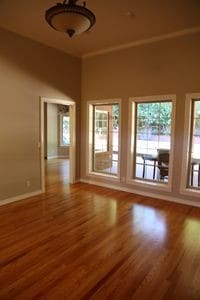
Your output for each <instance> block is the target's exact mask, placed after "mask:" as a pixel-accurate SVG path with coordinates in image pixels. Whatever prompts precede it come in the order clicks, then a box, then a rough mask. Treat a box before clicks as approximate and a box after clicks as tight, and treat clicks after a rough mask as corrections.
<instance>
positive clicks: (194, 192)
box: [180, 93, 200, 197]
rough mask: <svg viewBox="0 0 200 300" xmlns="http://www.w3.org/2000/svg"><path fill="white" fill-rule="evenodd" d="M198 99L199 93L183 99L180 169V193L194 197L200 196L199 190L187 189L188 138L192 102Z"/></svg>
mask: <svg viewBox="0 0 200 300" xmlns="http://www.w3.org/2000/svg"><path fill="white" fill-rule="evenodd" d="M195 99H197V100H198V99H200V93H191V94H186V99H185V122H184V144H183V153H182V168H181V186H180V193H181V194H183V195H189V196H194V197H199V196H200V190H198V189H193V188H190V187H188V182H187V178H188V172H189V170H188V165H189V159H190V157H189V156H190V138H191V113H192V100H195Z"/></svg>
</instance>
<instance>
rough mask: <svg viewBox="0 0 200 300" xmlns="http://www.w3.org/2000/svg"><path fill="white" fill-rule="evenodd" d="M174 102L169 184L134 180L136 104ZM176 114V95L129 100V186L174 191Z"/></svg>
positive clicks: (140, 97) (131, 98) (132, 98)
mask: <svg viewBox="0 0 200 300" xmlns="http://www.w3.org/2000/svg"><path fill="white" fill-rule="evenodd" d="M156 101H158V102H162V101H163V102H166V101H171V102H172V120H171V147H170V160H169V177H168V182H167V183H162V182H159V181H153V180H152V181H150V180H145V179H142V178H141V179H140V178H133V172H134V168H135V166H134V159H135V151H134V150H135V147H134V146H135V126H136V104H137V103H148V102H149V103H151V102H156ZM175 114H176V95H174V94H173V95H155V96H144V97H142V96H139V97H130V98H129V132H128V136H129V142H128V153H127V157H128V162H127V163H128V165H127V180H126V182H127V183H128V184H132V185H135V186H138V187H140V186H142V187H144V186H145V187H147V188H153V189H157V190H161V191H166V192H171V191H172V180H173V160H174V137H175Z"/></svg>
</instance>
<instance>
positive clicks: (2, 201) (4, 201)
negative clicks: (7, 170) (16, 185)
mask: <svg viewBox="0 0 200 300" xmlns="http://www.w3.org/2000/svg"><path fill="white" fill-rule="evenodd" d="M40 194H42V190H38V191H35V192H32V193H27V194H23V195H19V196H16V197H12V198H8V199H5V200H0V206H1V205H5V204H8V203H12V202H16V201H20V200H24V199H26V198H30V197H34V196H37V195H40Z"/></svg>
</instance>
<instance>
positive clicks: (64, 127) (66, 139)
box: [60, 115, 70, 147]
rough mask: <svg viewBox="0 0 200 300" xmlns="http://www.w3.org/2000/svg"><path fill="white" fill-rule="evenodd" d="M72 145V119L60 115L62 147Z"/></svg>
mask: <svg viewBox="0 0 200 300" xmlns="http://www.w3.org/2000/svg"><path fill="white" fill-rule="evenodd" d="M69 145H70V117H69V116H68V115H60V146H63V147H65V146H69Z"/></svg>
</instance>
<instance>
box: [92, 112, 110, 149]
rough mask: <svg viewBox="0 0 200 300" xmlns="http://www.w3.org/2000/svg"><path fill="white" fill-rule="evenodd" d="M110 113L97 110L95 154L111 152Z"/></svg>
mask: <svg viewBox="0 0 200 300" xmlns="http://www.w3.org/2000/svg"><path fill="white" fill-rule="evenodd" d="M108 121H109V112H108V111H102V110H97V109H96V110H95V138H94V140H95V152H96V153H97V152H107V151H109V147H108V146H109V139H108V131H109V123H108Z"/></svg>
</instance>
